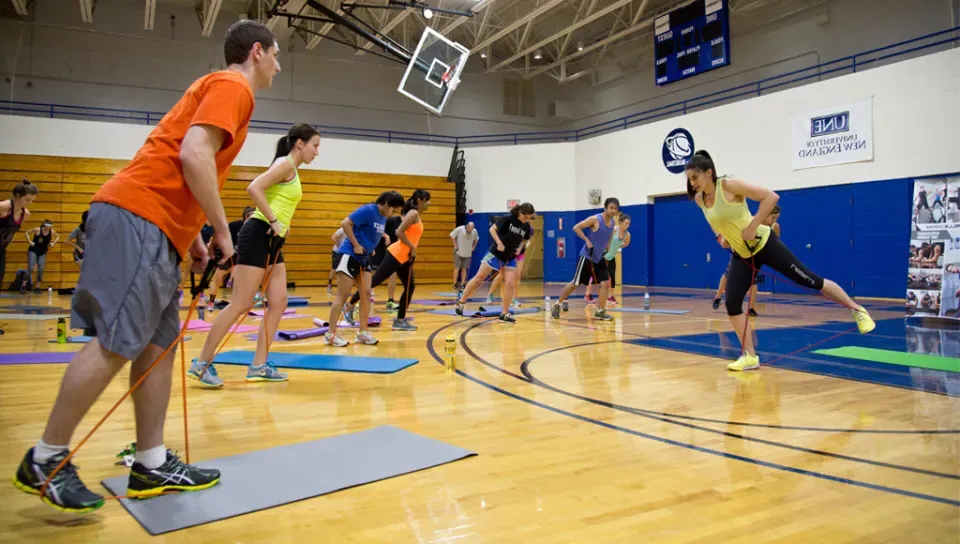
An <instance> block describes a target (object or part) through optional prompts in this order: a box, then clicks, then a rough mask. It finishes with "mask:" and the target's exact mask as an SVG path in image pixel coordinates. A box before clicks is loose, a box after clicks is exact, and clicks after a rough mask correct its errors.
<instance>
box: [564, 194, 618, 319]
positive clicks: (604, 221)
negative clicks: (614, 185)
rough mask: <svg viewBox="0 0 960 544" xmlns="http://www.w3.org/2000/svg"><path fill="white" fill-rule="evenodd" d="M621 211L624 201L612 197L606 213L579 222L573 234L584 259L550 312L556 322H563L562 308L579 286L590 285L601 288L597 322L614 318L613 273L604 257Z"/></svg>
mask: <svg viewBox="0 0 960 544" xmlns="http://www.w3.org/2000/svg"><path fill="white" fill-rule="evenodd" d="M619 211H620V201H619V200H617V199H616V198H612V197H611V198H608V199H606V200H605V201H604V202H603V212H601V213H598V214H596V215H593V216H590V217H588V218H586V219H584V220H583V221H581V222H579V223H577V224H576V225H574V227H573V232H574V233H575V234H576V235H577V236H579V237H580V238H581V239H582V240H583V242H584V246H583V249H582V250H580V260H579V261H578V262H577V269H576V270H577V271H576V273H575V274H574V276H573V281H571V282H570V283H568V284H567V285H566V286H564V288H563V291H561V292H560V298H559V299H557V303H556V305H554V307H553V309H552V310H551V311H550V314H551V315H552V316H553V318H554V319H560V306H561V305H562V304H563V302H564V301H565V300H567V297H569V296H570V294H571V293H573V292H574V291H575V290H576V289H577V286H578V285H590V282H593V283H596V284H599V285H600V308H598V309H597V311H596V313H594V314H593V317H594V318H595V319H600V320H603V321H610V320H612V319H613V318H612V317H610V314H608V313H607V297H608V296H609V295H608V292H609V283H608V282H607V280H608V279H610V271H609V270H608V269H607V260H606V259H604V258H603V254H604V253H605V252H606V251H607V249H608V248H609V247H610V240H611V239H613V227H614V225H615V224H616V215H617V212H619ZM584 229H590V234H584V232H583V230H584Z"/></svg>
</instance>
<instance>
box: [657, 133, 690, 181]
mask: <svg viewBox="0 0 960 544" xmlns="http://www.w3.org/2000/svg"><path fill="white" fill-rule="evenodd" d="M693 152H694V147H693V136H691V135H690V133H689V132H687V130H686V129H682V128H675V129H673V130H672V131H670V134H667V137H666V138H665V139H664V140H663V165H664V166H666V167H667V170H669V171H670V172H672V173H674V174H681V173H683V169H684V167H686V165H687V161H689V160H690V157H692V156H693Z"/></svg>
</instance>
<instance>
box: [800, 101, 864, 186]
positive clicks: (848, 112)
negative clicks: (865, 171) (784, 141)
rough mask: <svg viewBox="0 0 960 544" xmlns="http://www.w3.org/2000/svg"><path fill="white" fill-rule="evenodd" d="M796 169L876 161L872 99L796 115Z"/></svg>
mask: <svg viewBox="0 0 960 544" xmlns="http://www.w3.org/2000/svg"><path fill="white" fill-rule="evenodd" d="M792 129H793V149H792V151H793V169H794V170H802V169H804V168H816V167H819V166H830V165H834V164H843V163H848V162H861V161H871V160H873V98H869V99H867V100H860V101H858V102H851V103H849V104H842V105H839V106H836V107H833V108H824V109H819V110H815V111H808V112H805V113H798V114H794V115H793V122H792Z"/></svg>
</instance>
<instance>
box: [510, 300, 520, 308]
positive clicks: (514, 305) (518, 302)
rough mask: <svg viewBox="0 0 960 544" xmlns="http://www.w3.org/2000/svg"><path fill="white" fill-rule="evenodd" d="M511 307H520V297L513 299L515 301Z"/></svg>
mask: <svg viewBox="0 0 960 544" xmlns="http://www.w3.org/2000/svg"><path fill="white" fill-rule="evenodd" d="M510 307H511V308H519V307H520V300H519V299H516V298H515V299H513V301H512V302H511V303H510Z"/></svg>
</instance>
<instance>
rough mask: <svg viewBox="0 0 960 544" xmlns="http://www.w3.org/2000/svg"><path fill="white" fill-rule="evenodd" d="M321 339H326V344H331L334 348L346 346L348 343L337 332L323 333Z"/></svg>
mask: <svg viewBox="0 0 960 544" xmlns="http://www.w3.org/2000/svg"><path fill="white" fill-rule="evenodd" d="M323 339H324V340H326V341H327V345H328V346H333V347H335V348H342V347H346V345H347V344H348V343H349V342H347V341H346V340H344V339H343V338H341V337H340V335H339V334H331V333H329V332H328V333H327V334H324V335H323Z"/></svg>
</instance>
